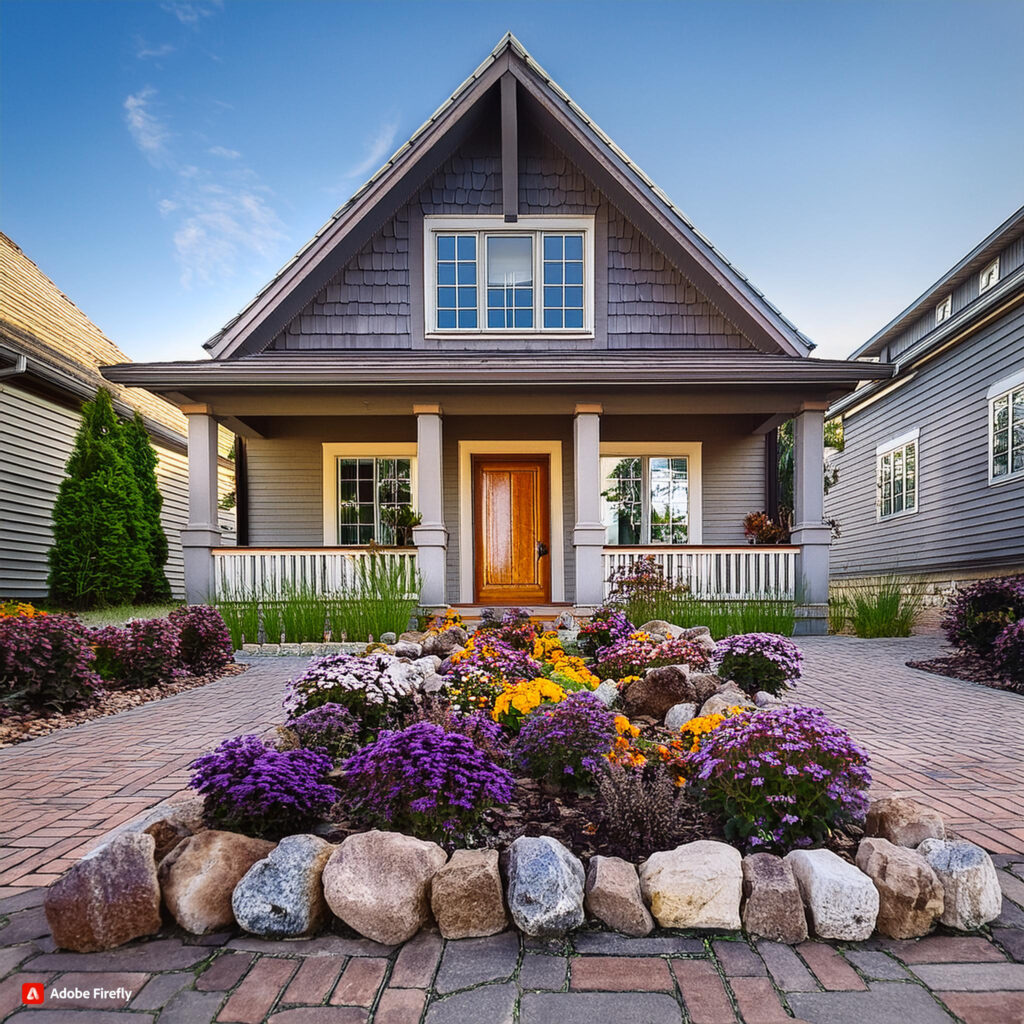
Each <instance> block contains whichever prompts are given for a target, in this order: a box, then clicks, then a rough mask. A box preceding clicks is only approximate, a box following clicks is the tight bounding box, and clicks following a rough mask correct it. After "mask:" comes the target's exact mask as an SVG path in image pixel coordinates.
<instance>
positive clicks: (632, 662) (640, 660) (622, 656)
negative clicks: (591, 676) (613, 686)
mask: <svg viewBox="0 0 1024 1024" xmlns="http://www.w3.org/2000/svg"><path fill="white" fill-rule="evenodd" d="M660 665H689V666H690V668H692V669H695V670H696V671H698V672H705V671H706V670H707V669H708V668H709V667H710V665H711V658H710V657H709V655H708V652H707V651H706V650H704V648H703V647H702V646H701V645H700V644H698V643H694V642H693V641H692V640H665V641H664V642H663V643H660V644H659V643H657V642H656V641H654V640H651V639H649V638H645V634H640V633H634V634H631V635H630V636H629V637H628V638H627V639H626V640H620V641H618V642H616V643H613V644H612V645H611V646H609V647H602V648H601V650H599V651H598V652H597V656H596V659H595V664H594V672H595V673H596V674H597V675H598V676H600V677H601V678H602V679H609V678H610V679H624V678H625V677H626V676H640V675H643V674H644V671H645V670H646V669H649V668H657V667H658V666H660Z"/></svg>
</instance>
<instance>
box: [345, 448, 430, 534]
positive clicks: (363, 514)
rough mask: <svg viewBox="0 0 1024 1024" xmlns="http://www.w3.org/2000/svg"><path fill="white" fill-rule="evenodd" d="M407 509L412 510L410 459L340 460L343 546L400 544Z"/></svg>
mask: <svg viewBox="0 0 1024 1024" xmlns="http://www.w3.org/2000/svg"><path fill="white" fill-rule="evenodd" d="M403 508H409V509H411V508H412V461H411V460H410V459H407V458H406V459H395V458H383V459H374V458H341V459H338V543H339V544H353V545H357V544H370V543H371V542H373V541H376V542H377V543H379V544H396V543H398V540H399V537H398V530H397V526H398V520H399V517H400V515H401V511H402V509H403ZM403 539H404V538H403Z"/></svg>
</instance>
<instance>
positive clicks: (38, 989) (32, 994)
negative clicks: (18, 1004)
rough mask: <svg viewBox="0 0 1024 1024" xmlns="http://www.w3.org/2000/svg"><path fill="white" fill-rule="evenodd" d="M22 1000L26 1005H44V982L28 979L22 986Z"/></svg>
mask: <svg viewBox="0 0 1024 1024" xmlns="http://www.w3.org/2000/svg"><path fill="white" fill-rule="evenodd" d="M21 1001H22V1003H23V1004H24V1005H25V1006H42V1005H43V983H42V982H41V981H27V982H25V983H24V984H23V985H22V986H21Z"/></svg>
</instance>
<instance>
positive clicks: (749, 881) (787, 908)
mask: <svg viewBox="0 0 1024 1024" xmlns="http://www.w3.org/2000/svg"><path fill="white" fill-rule="evenodd" d="M743 896H744V903H743V929H744V931H746V933H747V934H748V935H752V936H754V937H755V938H758V939H770V940H771V941H772V942H785V943H788V944H789V945H794V944H795V943H797V942H803V941H804V940H805V939H806V938H807V915H806V914H805V913H804V901H803V899H802V898H801V896H800V888H799V886H798V885H797V882H796V876H795V875H794V874H793V869H792V867H790V865H789V864H788V863H787V862H786V861H784V860H783V859H782V858H781V857H776V856H775V855H774V854H771V853H752V854H750V855H748V856H746V857H744V858H743Z"/></svg>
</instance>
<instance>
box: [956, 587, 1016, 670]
mask: <svg viewBox="0 0 1024 1024" xmlns="http://www.w3.org/2000/svg"><path fill="white" fill-rule="evenodd" d="M1020 619H1024V576H1004V577H1001V578H999V579H991V580H979V581H978V582H977V583H974V584H972V585H971V586H969V587H966V588H964V589H963V590H961V591H960V592H959V593H958V594H957V595H956V597H955V598H954V599H953V601H952V602H951V603H950V605H949V607H948V608H947V609H946V614H945V616H944V618H943V620H942V628H943V631H944V632H945V634H946V639H947V640H948V641H949V642H950V643H951V644H952V645H953V646H954V647H960V648H965V649H966V650H969V651H973V652H974V653H975V654H980V655H981V656H982V657H987V656H988V655H989V654H991V653H992V649H993V647H994V645H995V642H996V638H997V637H998V636H999V635H1000V634H1001V633H1002V632H1003V630H1004V629H1006V627H1007V626H1009V625H1010V623H1012V622H1017V621H1018V620H1020Z"/></svg>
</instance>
